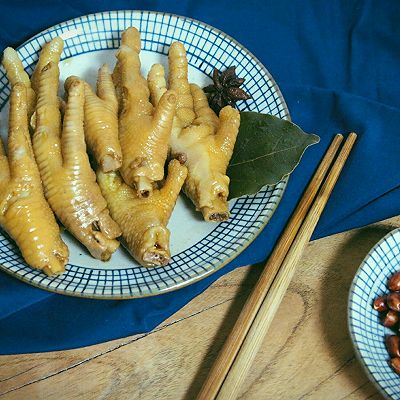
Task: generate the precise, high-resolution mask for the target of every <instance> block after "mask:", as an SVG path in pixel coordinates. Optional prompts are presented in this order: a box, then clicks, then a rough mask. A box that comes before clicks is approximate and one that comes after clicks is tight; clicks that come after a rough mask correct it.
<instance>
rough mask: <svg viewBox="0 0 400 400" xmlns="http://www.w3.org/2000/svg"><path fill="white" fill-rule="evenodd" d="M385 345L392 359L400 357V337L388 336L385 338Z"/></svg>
mask: <svg viewBox="0 0 400 400" xmlns="http://www.w3.org/2000/svg"><path fill="white" fill-rule="evenodd" d="M385 344H386V349H387V351H388V352H389V354H390V356H391V357H400V337H398V336H397V335H388V336H386V338H385Z"/></svg>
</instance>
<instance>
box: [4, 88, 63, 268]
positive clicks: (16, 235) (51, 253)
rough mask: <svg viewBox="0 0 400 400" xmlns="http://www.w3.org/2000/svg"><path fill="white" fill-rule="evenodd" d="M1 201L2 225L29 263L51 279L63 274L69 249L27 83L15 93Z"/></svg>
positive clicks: (12, 102)
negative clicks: (36, 143) (36, 142)
mask: <svg viewBox="0 0 400 400" xmlns="http://www.w3.org/2000/svg"><path fill="white" fill-rule="evenodd" d="M0 199H1V200H0V225H1V226H2V227H3V228H4V229H5V230H6V231H7V232H8V234H9V235H10V236H11V237H12V238H13V239H14V240H15V242H16V243H17V245H18V247H19V248H20V250H21V253H22V256H23V257H24V259H25V261H26V262H27V263H28V264H29V265H30V266H32V267H33V268H37V269H40V270H43V272H45V273H46V274H47V275H57V274H60V273H62V272H63V271H64V266H65V264H66V263H67V261H68V248H67V246H66V245H65V243H64V242H63V241H62V239H61V237H60V228H59V226H58V224H57V222H56V220H55V218H54V215H53V212H52V211H51V209H50V207H49V205H48V204H47V202H46V199H45V197H44V195H43V188H42V183H41V180H40V174H39V171H38V168H37V165H36V162H35V159H34V155H33V151H32V146H31V139H30V135H29V130H28V115H27V94H26V87H25V86H24V84H23V83H16V84H15V85H14V86H13V88H12V90H11V97H10V117H9V129H8V159H7V156H6V155H5V154H4V150H3V146H0Z"/></svg>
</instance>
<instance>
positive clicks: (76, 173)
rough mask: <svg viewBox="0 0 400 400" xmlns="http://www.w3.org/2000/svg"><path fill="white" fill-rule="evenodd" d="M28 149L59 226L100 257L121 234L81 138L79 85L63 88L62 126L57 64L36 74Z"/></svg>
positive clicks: (105, 257) (107, 253)
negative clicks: (65, 97) (33, 126)
mask: <svg viewBox="0 0 400 400" xmlns="http://www.w3.org/2000/svg"><path fill="white" fill-rule="evenodd" d="M39 77H40V80H39V89H38V96H37V106H36V120H37V123H36V129H35V132H34V134H33V150H34V154H35V157H36V161H37V164H38V167H39V171H40V174H41V177H42V182H43V186H44V193H45V196H46V198H47V200H48V202H49V204H50V206H51V208H52V209H53V211H54V212H55V214H56V215H57V217H58V218H59V219H60V221H61V222H62V223H63V224H64V226H65V227H66V228H67V229H68V230H69V231H70V232H71V233H72V234H73V235H74V236H75V237H76V238H77V239H78V240H79V241H80V242H81V243H82V244H83V245H85V246H86V248H87V249H88V250H89V252H90V254H91V255H92V256H93V257H95V258H98V259H100V260H103V261H105V260H108V259H109V258H110V257H111V254H112V253H113V252H114V251H115V250H116V249H117V248H118V246H119V242H118V241H117V240H115V238H116V237H118V236H119V235H120V234H121V231H120V229H119V227H118V225H117V224H116V223H115V222H114V221H113V220H112V219H111V217H110V215H109V211H108V209H107V203H106V201H105V200H104V197H103V196H102V194H101V191H100V188H99V186H98V185H97V183H96V176H95V173H94V172H93V170H92V169H91V167H90V164H89V158H88V155H87V153H86V144H85V138H84V127H83V118H84V115H83V114H84V112H83V110H84V109H83V107H84V90H85V89H84V84H83V83H82V82H80V81H76V82H73V83H72V84H71V85H70V87H69V90H68V102H67V104H66V109H65V115H64V124H63V130H62V134H61V137H60V132H61V117H60V111H59V107H58V100H57V90H58V80H59V70H58V65H57V64H55V63H54V62H52V61H51V62H50V63H48V64H47V65H45V67H44V68H43V69H42V71H41V74H40V75H39Z"/></svg>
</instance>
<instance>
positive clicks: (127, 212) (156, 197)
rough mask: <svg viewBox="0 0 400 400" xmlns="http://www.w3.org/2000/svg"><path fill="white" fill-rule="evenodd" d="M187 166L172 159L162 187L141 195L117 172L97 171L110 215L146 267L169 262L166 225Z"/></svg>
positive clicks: (130, 250)
mask: <svg viewBox="0 0 400 400" xmlns="http://www.w3.org/2000/svg"><path fill="white" fill-rule="evenodd" d="M186 174H187V169H186V167H185V166H183V165H181V164H180V163H179V161H177V160H172V161H171V162H170V163H169V166H168V176H167V178H166V181H165V184H164V186H163V187H162V188H161V189H160V190H156V189H155V190H154V191H153V195H152V196H151V197H148V198H140V197H139V195H138V194H137V192H136V191H134V190H133V189H131V188H130V187H129V186H128V185H126V184H125V183H124V182H123V181H122V179H121V177H120V175H119V173H118V172H110V173H107V174H105V173H103V172H102V171H101V170H100V169H99V170H98V171H97V181H98V182H99V185H100V188H101V191H102V193H103V195H104V197H105V198H106V200H107V203H108V207H109V209H110V213H111V216H112V217H113V218H114V220H115V221H117V223H118V224H119V225H120V227H121V229H122V238H123V242H124V244H125V246H126V247H127V249H128V250H129V252H130V253H131V254H132V256H133V257H134V258H135V259H136V260H137V261H138V262H139V263H140V264H141V265H144V266H146V267H154V266H159V265H166V264H167V263H168V262H169V260H170V257H171V254H170V250H169V231H168V229H167V228H166V225H167V223H168V220H169V218H170V216H171V213H172V210H173V208H174V206H175V203H176V199H177V197H178V195H179V192H180V190H181V187H182V184H183V182H184V180H185V178H186Z"/></svg>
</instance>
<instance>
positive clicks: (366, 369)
mask: <svg viewBox="0 0 400 400" xmlns="http://www.w3.org/2000/svg"><path fill="white" fill-rule="evenodd" d="M397 233H400V227H399V228H395V229H392V230H391V231H389V232H388V233H387V234H386V235H385V236H383V237H382V238H381V239H380V240H379V241H378V242H376V243H375V244H374V245H373V246H372V247H371V249H370V250H369V251H368V253H367V254H366V256H365V257H364V258H363V260H362V261H361V263H360V265H359V267H358V268H357V271H356V273H355V274H354V277H353V280H352V282H351V285H350V289H349V294H348V300H347V329H348V332H349V335H350V339H351V342H352V345H353V349H354V352H355V355H356V358H357V360H358V362H359V364H360V365H361V366H362V368H363V370H364V372H365V374H366V375H367V377H368V379H369V380H370V381H371V382H372V383H373V384H374V386H375V387H376V388H377V389H378V391H379V393H380V394H381V395H382V396H383V397H385V399H388V400H391V399H392V397H391V396H390V395H389V394H388V393H387V392H386V390H385V389H384V388H383V387H382V386H381V385H380V383H379V382H378V380H377V379H376V378H375V375H374V374H373V372H372V371H370V369H369V367H368V365H367V364H366V362H365V361H364V358H363V356H362V354H361V350H360V348H359V346H358V341H357V339H356V334H355V332H354V329H353V322H352V307H351V306H352V303H353V302H354V301H353V297H354V288H355V286H356V282H357V281H358V279H359V278H360V274H361V272H362V271H363V268H364V265H365V264H366V261H367V260H368V259H369V258H371V257H372V254H373V253H374V252H375V251H376V249H377V248H378V247H379V246H381V245H382V244H383V243H385V242H386V241H387V240H388V239H389V238H391V237H393V235H394V234H397ZM371 309H372V304H371ZM388 357H389V354H388ZM388 368H390V367H389V366H388ZM399 379H400V377H399Z"/></svg>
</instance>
